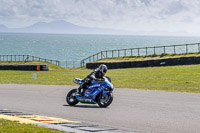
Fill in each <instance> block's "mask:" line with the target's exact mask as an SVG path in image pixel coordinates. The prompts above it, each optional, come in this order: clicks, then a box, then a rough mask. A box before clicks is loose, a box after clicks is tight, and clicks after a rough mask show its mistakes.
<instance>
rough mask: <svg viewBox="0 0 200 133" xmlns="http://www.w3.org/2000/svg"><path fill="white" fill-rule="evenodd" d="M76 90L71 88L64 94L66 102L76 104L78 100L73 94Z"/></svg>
mask: <svg viewBox="0 0 200 133" xmlns="http://www.w3.org/2000/svg"><path fill="white" fill-rule="evenodd" d="M76 92H77V89H72V90H71V91H70V92H69V93H68V94H67V96H66V102H67V103H68V104H69V105H76V104H77V103H78V102H79V101H78V100H77V99H76V96H74V95H73V94H74V93H76Z"/></svg>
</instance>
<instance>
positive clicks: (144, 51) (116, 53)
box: [81, 43, 200, 66]
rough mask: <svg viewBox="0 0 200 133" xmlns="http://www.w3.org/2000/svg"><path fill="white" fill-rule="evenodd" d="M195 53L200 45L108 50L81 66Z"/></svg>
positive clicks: (95, 55) (84, 61) (198, 50)
mask: <svg viewBox="0 0 200 133" xmlns="http://www.w3.org/2000/svg"><path fill="white" fill-rule="evenodd" d="M195 52H200V43H193V44H180V45H168V46H155V47H142V48H130V49H118V50H107V51H101V52H99V53H96V54H94V55H92V56H89V57H87V58H85V59H83V60H81V66H84V65H85V64H86V63H89V62H94V61H97V60H100V59H104V58H113V57H126V56H149V55H160V54H187V53H195Z"/></svg>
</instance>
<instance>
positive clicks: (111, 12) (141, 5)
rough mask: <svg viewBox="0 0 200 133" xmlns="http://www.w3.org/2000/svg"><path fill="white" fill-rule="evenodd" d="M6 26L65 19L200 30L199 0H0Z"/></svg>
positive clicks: (99, 24) (126, 26)
mask: <svg viewBox="0 0 200 133" xmlns="http://www.w3.org/2000/svg"><path fill="white" fill-rule="evenodd" d="M0 3H1V4H0V23H2V24H5V25H7V26H9V27H12V26H13V27H15V26H16V27H19V26H23V25H29V24H32V23H34V22H38V21H46V22H49V21H53V20H66V21H69V22H72V23H75V24H78V25H82V26H91V27H101V28H114V29H126V30H132V31H138V30H139V31H145V30H146V31H151V30H167V31H178V30H185V31H189V32H197V30H199V31H200V29H199V28H197V26H198V24H199V23H200V18H199V14H200V8H199V7H200V1H199V0H192V1H191V0H164V1H161V0H51V1H49V0H0Z"/></svg>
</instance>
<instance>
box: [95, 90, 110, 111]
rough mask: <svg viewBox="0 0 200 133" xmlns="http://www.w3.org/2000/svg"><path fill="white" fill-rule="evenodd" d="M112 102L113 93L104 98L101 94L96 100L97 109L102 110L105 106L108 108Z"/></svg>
mask: <svg viewBox="0 0 200 133" xmlns="http://www.w3.org/2000/svg"><path fill="white" fill-rule="evenodd" d="M112 101H113V93H112V92H111V93H108V94H107V95H106V96H105V97H104V96H103V94H101V95H100V96H99V98H98V101H97V103H98V105H99V107H102V108H106V107H107V106H109V105H110V104H111V103H112Z"/></svg>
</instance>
